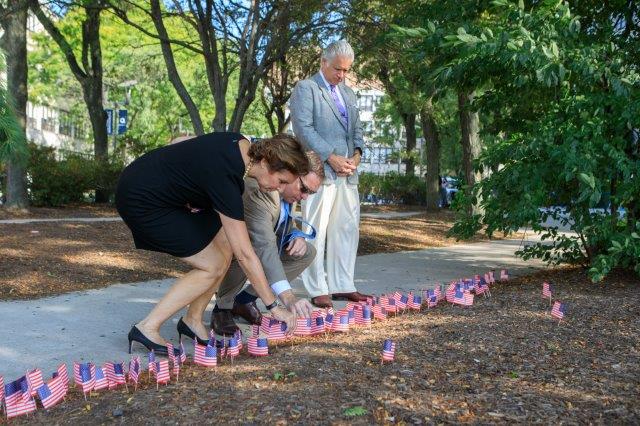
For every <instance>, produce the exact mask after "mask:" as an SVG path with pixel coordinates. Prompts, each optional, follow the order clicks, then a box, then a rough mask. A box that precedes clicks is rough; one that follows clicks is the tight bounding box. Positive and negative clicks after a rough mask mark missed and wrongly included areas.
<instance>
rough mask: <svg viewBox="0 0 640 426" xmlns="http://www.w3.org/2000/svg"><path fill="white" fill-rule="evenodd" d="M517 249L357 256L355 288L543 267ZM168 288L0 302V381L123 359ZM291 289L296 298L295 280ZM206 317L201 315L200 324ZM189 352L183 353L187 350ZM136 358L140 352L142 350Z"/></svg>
mask: <svg viewBox="0 0 640 426" xmlns="http://www.w3.org/2000/svg"><path fill="white" fill-rule="evenodd" d="M519 244H520V240H505V241H494V242H486V243H477V244H467V245H457V246H451V247H445V248H434V249H426V250H420V251H412V252H400V253H392V254H374V255H368V256H360V257H358V260H357V265H356V277H357V286H358V288H359V289H360V290H361V291H363V292H366V293H377V294H380V293H382V292H387V291H390V290H395V289H401V290H403V291H408V290H411V289H420V288H429V287H432V286H433V285H434V284H435V283H436V282H444V281H447V280H451V279H454V278H458V277H461V276H470V275H472V274H473V273H480V272H485V271H486V270H488V269H490V268H497V269H499V268H508V269H509V271H510V272H511V274H512V275H522V274H525V273H527V272H530V271H532V270H534V269H535V268H541V267H543V266H542V264H540V263H536V262H528V263H526V264H525V263H524V262H523V261H521V260H519V259H517V258H516V257H515V256H514V255H513V253H514V251H515V250H517V249H518V247H519ZM172 282H173V280H172V279H166V280H160V281H149V282H144V283H136V284H118V285H113V286H111V287H108V288H104V289H99V290H89V291H84V292H76V293H70V294H66V295H62V296H57V297H51V298H44V299H38V300H32V301H13V302H0V324H2V328H1V330H0V375H2V376H4V377H5V382H6V380H7V379H8V380H12V379H14V378H17V377H18V376H19V375H21V374H24V372H25V371H26V370H27V369H29V368H35V367H38V368H41V369H42V370H43V372H44V373H45V374H50V372H51V371H53V370H54V369H55V368H56V367H57V365H58V364H59V363H61V362H66V363H67V365H68V366H69V368H71V365H72V363H73V361H74V360H76V361H93V362H96V363H98V364H100V365H101V364H102V363H103V362H105V361H108V360H121V361H125V360H128V359H129V355H128V354H127V351H126V349H127V347H126V346H127V340H126V335H127V332H128V331H129V328H130V327H131V325H132V324H134V323H135V322H136V321H137V320H139V319H140V318H142V317H143V316H144V315H146V313H147V312H149V310H150V309H151V307H152V306H153V304H154V303H155V302H156V301H157V300H158V299H159V298H160V297H161V296H162V295H163V294H164V292H165V291H166V289H167V288H168V287H169V286H170V285H171V284H172ZM294 286H296V291H297V292H298V293H300V294H301V295H302V294H303V292H301V290H300V286H301V283H300V282H299V280H298V281H297V282H296V283H294ZM337 306H338V307H341V305H337ZM210 308H211V306H210V307H209V309H210ZM180 315H181V313H178V314H176V315H175V316H174V317H173V318H172V319H171V320H170V321H168V322H167V324H165V327H164V328H163V330H162V332H163V334H164V336H166V337H167V338H170V339H171V340H172V341H173V342H174V343H175V342H177V336H176V329H175V324H177V321H178V319H179V318H180ZM208 316H209V313H208V312H207V313H206V314H205V321H208ZM190 346H191V345H190V344H189V345H187V351H188V352H191V351H192V347H190ZM136 353H137V354H138V355H141V356H144V354H145V353H144V352H142V347H138V350H137V351H136Z"/></svg>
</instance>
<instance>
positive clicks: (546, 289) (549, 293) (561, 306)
mask: <svg viewBox="0 0 640 426" xmlns="http://www.w3.org/2000/svg"><path fill="white" fill-rule="evenodd" d="M553 293H554V289H553V286H552V285H551V284H549V283H548V282H546V281H545V282H543V283H542V297H543V298H545V299H549V305H551V301H552V299H553ZM566 313H567V304H566V303H562V302H561V301H559V300H556V301H555V302H553V306H552V307H551V316H552V317H553V318H557V319H558V324H560V322H561V321H562V319H563V318H564V316H565V314H566Z"/></svg>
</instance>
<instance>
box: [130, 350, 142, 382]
mask: <svg viewBox="0 0 640 426" xmlns="http://www.w3.org/2000/svg"><path fill="white" fill-rule="evenodd" d="M139 379H140V357H137V356H136V357H133V358H131V360H130V361H129V381H130V382H133V383H134V384H135V385H137V384H138V380H139Z"/></svg>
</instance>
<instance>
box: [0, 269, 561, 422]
mask: <svg viewBox="0 0 640 426" xmlns="http://www.w3.org/2000/svg"><path fill="white" fill-rule="evenodd" d="M508 279H509V275H508V272H507V271H506V270H502V271H501V273H500V281H506V280H508ZM495 282H496V280H495V277H494V272H493V271H491V272H488V273H486V274H484V276H480V275H476V276H475V277H474V278H472V279H462V280H459V281H452V282H451V283H449V285H448V286H447V288H446V290H445V289H444V288H443V286H442V285H439V286H437V287H436V288H435V289H430V290H424V291H422V293H421V295H416V294H413V293H412V292H410V293H409V294H402V293H400V292H397V291H396V292H394V293H393V294H383V295H381V296H378V297H372V298H369V299H368V300H367V301H366V302H359V303H353V302H349V303H348V304H347V307H346V308H344V309H341V310H339V311H337V312H335V311H334V310H333V309H332V308H329V309H326V310H316V311H314V312H313V315H312V317H311V318H298V319H297V327H296V330H295V332H294V335H295V336H298V337H308V336H318V335H322V334H324V335H325V336H328V333H330V332H333V333H344V332H348V331H349V330H350V329H351V327H354V326H371V323H372V321H373V320H374V319H376V320H384V319H386V318H387V315H388V314H398V313H401V312H405V311H407V310H414V311H419V310H421V309H422V306H423V305H426V306H427V308H433V307H435V306H437V305H438V303H440V302H441V301H443V300H446V301H447V302H449V303H452V304H458V305H463V306H471V305H473V300H474V295H484V296H485V297H487V296H490V295H491V293H490V290H489V285H490V284H494V283H495ZM551 294H552V289H551V286H550V285H549V284H547V283H544V286H543V295H544V297H551ZM556 304H560V305H559V306H558V307H557V309H556V305H554V310H552V315H553V316H554V317H557V318H560V319H562V316H563V315H564V309H565V308H564V304H561V303H560V302H556ZM556 311H557V312H556ZM554 312H555V313H554ZM558 315H560V316H558ZM265 335H266V337H265ZM285 339H287V333H286V324H285V323H283V322H281V321H278V320H276V319H273V318H269V317H267V316H263V317H262V323H261V324H260V325H253V326H252V327H251V336H249V337H248V338H247V352H248V354H249V355H252V356H266V355H269V342H274V343H276V344H277V342H278V341H282V340H285ZM242 341H243V336H242V333H241V332H240V331H238V332H237V333H236V334H235V335H234V336H233V337H231V338H229V339H228V340H227V339H225V338H222V339H216V336H215V335H213V332H212V334H211V336H210V339H209V341H208V342H207V344H206V345H201V344H199V343H198V342H197V340H195V341H194V351H193V353H194V355H193V362H194V364H197V365H200V366H204V367H216V366H217V365H218V357H220V358H221V359H222V358H224V357H228V358H230V359H231V361H232V362H233V359H234V358H235V357H237V356H238V355H240V351H241V350H242V347H243V345H242ZM395 352H396V343H395V342H393V341H392V340H391V339H386V340H385V341H384V343H383V346H382V352H381V362H382V363H384V362H385V361H393V360H394V358H395ZM167 353H168V354H169V359H168V360H167V359H165V360H157V359H156V356H155V353H154V352H153V351H151V352H149V354H148V357H147V361H148V362H147V371H148V372H149V378H151V376H152V375H153V376H154V378H155V381H156V386H158V385H160V384H167V383H168V382H169V381H170V380H171V375H172V373H173V375H174V376H175V377H176V381H177V380H179V375H180V368H181V365H182V364H184V362H186V361H187V354H186V352H185V349H184V346H183V344H182V342H180V346H179V348H178V351H177V353H178V354H177V355H176V351H175V350H174V347H173V345H172V344H171V343H168V344H167ZM142 372H143V367H142V364H141V361H140V357H138V356H135V357H133V358H132V359H131V360H130V361H129V365H128V370H127V372H125V365H124V363H123V362H107V363H105V364H104V365H103V366H102V367H97V366H96V365H95V364H93V363H91V362H87V363H77V362H74V365H73V377H74V382H75V384H76V386H78V387H79V389H80V390H81V391H82V393H83V394H84V396H85V399H86V396H87V394H90V393H91V391H98V390H102V389H110V390H111V389H116V388H117V387H119V386H122V385H124V386H125V387H127V383H131V384H133V385H134V388H135V389H137V386H138V382H139V380H140V377H141V375H142ZM68 389H69V377H68V375H67V366H66V365H65V364H61V365H60V366H59V367H58V369H57V371H56V372H54V373H53V374H52V377H51V379H50V380H49V381H48V382H47V383H45V382H44V379H43V376H42V372H41V371H40V370H39V369H35V370H31V371H29V372H27V374H25V375H24V376H22V377H20V378H19V379H17V380H14V381H13V382H11V383H8V384H6V385H5V384H4V380H3V378H2V376H0V406H4V408H5V413H6V416H7V418H12V417H15V416H20V415H23V414H29V413H32V412H34V411H35V410H36V400H35V397H36V396H37V397H38V399H39V400H40V402H41V403H42V406H43V407H44V408H45V409H48V408H50V407H53V406H54V405H56V404H58V403H59V402H60V401H62V400H63V399H64V398H65V397H66V395H67V392H68ZM127 390H128V387H127Z"/></svg>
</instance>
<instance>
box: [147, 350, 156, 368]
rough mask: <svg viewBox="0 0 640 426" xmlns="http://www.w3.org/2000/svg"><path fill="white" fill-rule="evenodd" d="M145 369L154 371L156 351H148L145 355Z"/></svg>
mask: <svg viewBox="0 0 640 426" xmlns="http://www.w3.org/2000/svg"><path fill="white" fill-rule="evenodd" d="M147 362H148V364H147V369H148V370H149V373H155V372H156V353H155V352H154V351H153V349H152V350H150V351H149V354H148V355H147Z"/></svg>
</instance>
